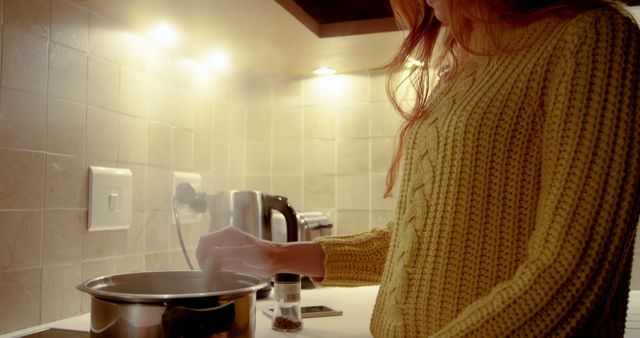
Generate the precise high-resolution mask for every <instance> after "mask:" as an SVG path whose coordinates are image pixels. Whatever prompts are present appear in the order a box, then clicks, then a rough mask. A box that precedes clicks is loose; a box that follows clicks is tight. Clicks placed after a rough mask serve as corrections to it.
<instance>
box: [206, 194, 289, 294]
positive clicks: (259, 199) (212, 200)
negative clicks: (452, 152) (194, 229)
mask: <svg viewBox="0 0 640 338" xmlns="http://www.w3.org/2000/svg"><path fill="white" fill-rule="evenodd" d="M206 202H207V207H208V209H209V216H210V223H209V231H216V230H219V229H221V228H223V227H225V226H228V225H231V226H234V227H237V228H238V229H240V230H243V231H245V232H247V233H249V234H252V235H254V236H256V237H258V238H262V239H265V240H269V241H271V240H272V237H271V234H272V227H271V225H272V223H271V219H272V214H273V210H277V211H279V212H280V213H281V214H282V215H283V216H284V219H285V222H286V228H287V234H286V238H287V242H296V241H298V221H297V219H296V213H295V210H294V209H293V207H291V205H290V204H289V202H288V201H287V198H286V197H283V196H274V195H268V194H265V193H262V192H259V191H253V190H231V191H221V192H218V193H215V194H211V195H207V196H206ZM270 292H271V286H268V287H266V288H263V289H260V290H258V295H257V296H258V298H263V297H266V296H268V295H269V293H270Z"/></svg>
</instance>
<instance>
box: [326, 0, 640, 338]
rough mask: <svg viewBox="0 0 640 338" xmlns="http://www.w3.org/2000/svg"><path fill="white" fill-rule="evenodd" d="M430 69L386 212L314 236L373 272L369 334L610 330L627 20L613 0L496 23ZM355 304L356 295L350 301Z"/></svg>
mask: <svg viewBox="0 0 640 338" xmlns="http://www.w3.org/2000/svg"><path fill="white" fill-rule="evenodd" d="M504 39H505V40H504V41H505V42H506V43H507V46H509V47H513V50H514V52H512V53H509V54H508V55H502V56H495V57H472V58H471V59H470V60H469V61H468V62H467V63H466V64H465V65H464V66H463V67H462V69H461V71H460V73H459V74H458V75H457V76H456V78H455V79H454V80H451V81H449V82H447V83H443V84H439V85H438V87H437V88H436V90H435V91H434V93H433V94H432V97H431V105H430V114H429V116H428V117H427V118H426V119H425V120H423V121H421V122H420V123H419V124H418V125H417V126H416V127H415V128H414V129H413V130H412V133H411V135H410V137H409V138H408V139H407V144H406V149H405V158H404V161H405V162H404V173H403V179H402V186H401V193H400V198H399V202H398V206H397V210H396V219H395V221H394V222H392V223H390V224H389V225H388V227H387V228H386V229H384V230H375V231H372V232H370V233H366V234H361V235H353V236H346V237H326V238H321V239H317V241H318V242H319V243H321V245H322V247H323V249H324V251H325V254H326V261H325V271H326V275H325V279H324V280H323V281H322V284H324V285H361V284H371V283H377V282H380V291H379V294H378V298H377V301H376V306H375V309H374V313H373V318H372V322H371V331H372V333H373V334H374V336H376V337H385V338H387V337H425V336H433V337H506V336H521V337H567V336H579V337H588V336H600V337H604V336H606V337H622V335H623V331H624V322H625V316H626V306H627V298H628V293H629V278H630V268H631V258H632V251H633V245H634V243H633V242H634V233H635V228H636V223H637V221H638V216H639V210H640V99H639V98H640V53H638V52H639V48H640V33H639V31H638V28H637V26H636V25H635V24H634V23H633V22H632V21H631V20H630V19H628V18H627V17H625V16H623V15H622V14H620V13H618V12H617V11H615V10H612V9H601V10H595V11H590V12H586V13H583V14H581V15H579V16H577V17H575V18H572V19H570V20H565V21H560V20H559V19H548V20H544V21H541V22H538V23H534V24H532V25H530V26H529V27H527V28H524V29H522V30H519V31H517V32H516V33H514V34H510V35H509V36H506V35H505V37H504ZM365 310H366V309H363V311H365Z"/></svg>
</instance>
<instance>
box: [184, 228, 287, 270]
mask: <svg viewBox="0 0 640 338" xmlns="http://www.w3.org/2000/svg"><path fill="white" fill-rule="evenodd" d="M279 246H280V245H279V244H278V243H274V242H269V241H265V240H263V239H260V238H257V237H255V236H252V235H250V234H248V233H246V232H244V231H242V230H240V229H238V228H235V227H233V226H227V227H225V228H223V229H221V230H218V231H215V232H212V233H209V234H207V235H204V236H202V237H201V238H200V242H199V243H198V249H197V250H196V257H197V259H198V264H199V265H200V268H201V269H202V270H203V271H205V273H208V274H210V273H215V272H216V271H220V270H225V271H233V272H239V273H246V274H250V275H254V276H258V277H263V278H269V277H271V276H272V275H273V274H275V273H276V272H277V271H275V267H276V256H277V255H276V251H277V250H278V248H279Z"/></svg>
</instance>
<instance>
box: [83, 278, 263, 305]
mask: <svg viewBox="0 0 640 338" xmlns="http://www.w3.org/2000/svg"><path fill="white" fill-rule="evenodd" d="M223 273H225V274H229V275H235V276H239V277H241V278H244V279H246V280H250V279H253V281H252V282H253V284H250V285H249V284H248V286H246V287H242V288H237V289H231V290H221V291H210V292H194V293H170V294H160V293H158V294H154V293H127V292H117V291H107V290H103V288H105V287H108V286H111V285H114V284H115V283H114V278H120V279H122V278H135V277H136V276H144V275H149V276H150V275H163V274H164V275H167V276H176V275H181V274H183V275H186V277H190V278H196V277H198V276H202V271H200V270H160V271H145V272H131V273H123V274H115V275H106V276H100V277H96V278H92V279H89V280H86V281H84V282H83V283H81V284H79V285H78V286H76V289H78V290H80V291H82V292H86V293H88V294H90V295H92V296H94V297H96V298H100V299H105V300H113V301H121V302H127V303H162V302H165V301H169V300H184V299H194V298H208V297H217V298H230V297H237V296H242V295H245V294H247V293H252V292H253V293H255V292H257V290H259V289H262V288H264V287H266V286H267V285H268V282H267V281H266V280H263V279H259V278H258V277H255V276H251V275H247V274H241V273H235V272H228V271H225V272H223ZM225 296H230V297H225Z"/></svg>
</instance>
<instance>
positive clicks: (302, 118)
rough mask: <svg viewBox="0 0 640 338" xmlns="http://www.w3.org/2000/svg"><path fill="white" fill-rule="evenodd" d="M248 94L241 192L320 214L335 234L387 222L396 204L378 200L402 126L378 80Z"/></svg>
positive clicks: (262, 84) (306, 83)
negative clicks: (272, 197) (261, 193)
mask: <svg viewBox="0 0 640 338" xmlns="http://www.w3.org/2000/svg"><path fill="white" fill-rule="evenodd" d="M250 93H251V95H250V103H249V114H248V120H247V167H246V174H247V176H246V187H247V188H249V189H256V190H262V191H268V192H271V193H274V194H280V195H285V196H287V197H289V199H290V201H291V203H292V205H293V206H294V208H295V209H296V210H298V211H322V212H324V213H326V214H327V215H329V217H330V219H331V220H332V221H333V223H334V227H335V231H336V233H337V234H350V233H354V232H360V231H366V230H369V229H371V228H372V227H383V226H384V225H386V223H387V222H388V221H389V220H391V219H392V217H393V209H394V207H395V198H389V199H383V197H382V195H383V193H384V188H385V179H386V171H387V169H388V166H389V160H390V158H391V154H392V151H393V145H394V140H395V135H396V131H397V129H398V127H399V125H400V123H401V120H400V118H399V117H398V116H397V115H396V114H395V113H394V112H393V109H392V107H391V105H390V104H389V102H388V99H387V97H386V94H385V91H384V74H383V73H378V72H363V73H357V74H347V75H337V76H331V77H309V78H299V79H287V80H278V81H271V82H270V81H266V80H263V81H257V82H256V83H254V84H253V86H252V88H251V89H250Z"/></svg>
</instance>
